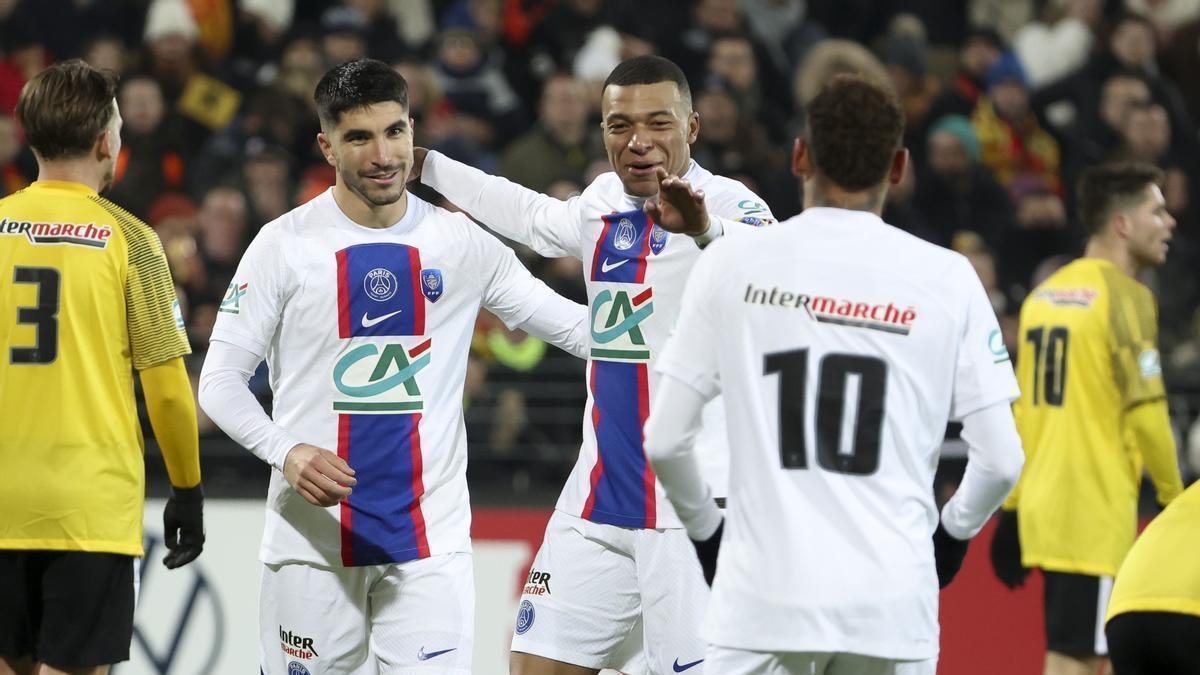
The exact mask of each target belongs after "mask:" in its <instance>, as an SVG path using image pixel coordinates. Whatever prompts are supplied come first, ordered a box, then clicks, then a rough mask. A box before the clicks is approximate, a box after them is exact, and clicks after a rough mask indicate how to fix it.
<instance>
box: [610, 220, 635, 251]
mask: <svg viewBox="0 0 1200 675" xmlns="http://www.w3.org/2000/svg"><path fill="white" fill-rule="evenodd" d="M636 239H637V231H636V230H634V229H633V221H631V220H630V219H628V218H622V219H621V222H619V223H617V234H616V236H615V237H613V245H614V246H616V247H617V250H618V251H628V250H629V249H631V248H633V244H634V241H635V240H636Z"/></svg>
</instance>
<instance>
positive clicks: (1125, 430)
mask: <svg viewBox="0 0 1200 675" xmlns="http://www.w3.org/2000/svg"><path fill="white" fill-rule="evenodd" d="M1160 178H1161V173H1160V172H1159V170H1158V169H1156V168H1154V167H1153V166H1147V165H1139V164H1109V165H1102V166H1098V167H1093V168H1091V169H1089V170H1088V171H1086V172H1085V173H1084V175H1083V176H1082V178H1081V180H1080V183H1079V205H1080V214H1081V219H1082V221H1083V225H1084V227H1085V228H1086V229H1087V231H1088V233H1089V239H1088V243H1087V249H1086V251H1085V253H1084V257H1083V258H1081V259H1079V260H1076V261H1074V262H1072V263H1070V264H1069V265H1067V266H1065V267H1063V268H1062V269H1060V270H1059V271H1058V272H1056V273H1054V274H1053V275H1052V276H1051V277H1050V278H1049V279H1047V280H1046V281H1045V282H1043V283H1042V284H1041V285H1040V286H1038V287H1037V288H1035V289H1034V290H1033V292H1032V293H1030V295H1029V297H1028V298H1027V299H1026V300H1025V303H1024V305H1023V306H1022V307H1021V324H1020V334H1019V335H1020V340H1021V342H1020V347H1019V349H1018V352H1017V380H1018V382H1019V383H1020V386H1021V398H1020V399H1018V400H1017V402H1016V404H1015V406H1014V412H1015V413H1016V419H1017V429H1018V431H1019V432H1020V434H1021V441H1022V444H1023V446H1024V448H1025V455H1026V459H1025V468H1024V470H1023V472H1022V474H1021V480H1020V482H1019V483H1018V484H1017V488H1016V489H1015V490H1014V491H1013V492H1012V494H1011V495H1009V498H1008V500H1007V501H1005V503H1004V507H1003V509H1002V510H1001V519H1000V525H999V527H998V529H997V532H996V537H995V539H994V541H993V546H992V562H993V564H994V566H995V569H996V574H997V576H998V577H1000V579H1001V581H1003V582H1004V583H1005V584H1007V585H1008V586H1009V587H1010V588H1015V587H1016V586H1018V585H1020V584H1021V583H1023V581H1024V576H1025V574H1026V573H1027V571H1026V570H1024V569H1023V567H1022V563H1023V566H1024V567H1037V568H1040V569H1041V570H1042V572H1043V574H1044V578H1045V618H1046V643H1047V654H1046V661H1045V669H1044V672H1045V674H1046V675H1074V674H1076V673H1078V674H1080V675H1095V673H1097V672H1098V671H1100V669H1101V668H1103V667H1104V664H1105V661H1106V658H1105V657H1106V656H1107V651H1108V650H1107V645H1106V643H1105V639H1104V631H1103V620H1104V613H1105V605H1106V603H1107V601H1108V594H1109V591H1110V590H1111V588H1112V577H1113V576H1115V575H1116V573H1117V569H1118V568H1119V567H1120V565H1121V561H1122V560H1123V559H1124V558H1125V554H1126V553H1128V551H1129V548H1130V546H1132V545H1133V539H1134V535H1135V532H1136V527H1137V501H1138V488H1139V486H1140V485H1141V477H1142V468H1143V466H1145V467H1146V468H1147V469H1149V472H1150V477H1151V479H1152V480H1153V482H1154V486H1155V488H1156V490H1157V493H1158V501H1159V502H1160V503H1162V504H1164V505H1165V504H1167V503H1168V502H1170V501H1171V500H1172V499H1174V498H1175V497H1176V496H1177V495H1179V493H1180V492H1181V491H1182V489H1183V486H1182V482H1181V480H1180V477H1179V466H1178V463H1177V458H1176V452H1175V441H1174V437H1173V436H1172V434H1171V428H1170V423H1169V421H1168V418H1167V403H1166V398H1165V391H1164V389H1163V382H1162V374H1161V369H1160V366H1159V356H1158V350H1157V348H1156V346H1157V335H1158V329H1157V326H1156V323H1157V308H1156V305H1155V302H1154V297H1153V296H1152V295H1151V293H1150V290H1149V289H1147V288H1146V287H1145V286H1143V285H1142V284H1140V283H1138V281H1137V279H1136V277H1137V275H1138V273H1139V272H1141V271H1142V270H1144V269H1146V268H1150V267H1156V266H1158V265H1161V264H1162V263H1163V262H1164V261H1165V259H1166V255H1167V248H1168V241H1169V240H1170V239H1171V233H1172V231H1173V230H1174V228H1175V220H1174V218H1172V217H1171V215H1170V214H1168V213H1167V209H1166V205H1165V203H1164V201H1163V195H1162V191H1161V190H1160V189H1159V187H1158V182H1159V180H1160ZM996 339H997V343H999V336H998V335H997V336H996ZM1018 532H1019V540H1018ZM1018 541H1019V544H1018Z"/></svg>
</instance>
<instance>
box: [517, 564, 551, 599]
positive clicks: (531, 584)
mask: <svg viewBox="0 0 1200 675" xmlns="http://www.w3.org/2000/svg"><path fill="white" fill-rule="evenodd" d="M522 592H523V593H524V594H525V595H550V573H549V572H539V571H537V570H535V569H531V570H529V578H527V579H526V580H525V588H524V589H522Z"/></svg>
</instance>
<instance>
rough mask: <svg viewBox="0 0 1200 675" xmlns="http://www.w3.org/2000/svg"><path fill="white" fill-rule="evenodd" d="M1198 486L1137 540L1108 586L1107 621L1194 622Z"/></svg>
mask: <svg viewBox="0 0 1200 675" xmlns="http://www.w3.org/2000/svg"><path fill="white" fill-rule="evenodd" d="M1197 535H1200V482H1197V483H1195V484H1193V485H1192V486H1191V487H1190V488H1188V489H1187V490H1185V491H1184V492H1183V494H1182V495H1180V496H1179V498H1177V499H1175V500H1174V501H1172V502H1171V503H1170V505H1168V506H1167V508H1166V509H1165V510H1164V511H1163V512H1162V513H1160V514H1158V517H1156V518H1155V519H1154V520H1153V521H1151V522H1150V525H1148V526H1147V527H1146V530H1145V531H1144V532H1142V536H1141V537H1138V540H1137V543H1136V544H1134V545H1133V550H1131V551H1130V552H1129V557H1127V558H1126V559H1125V562H1124V563H1122V564H1121V571H1120V572H1118V573H1117V579H1116V581H1115V582H1114V583H1113V590H1112V597H1111V598H1109V601H1108V617H1107V618H1106V619H1105V621H1107V620H1108V619H1111V618H1113V617H1114V616H1116V615H1118V614H1123V613H1125V612H1177V613H1179V614H1194V615H1196V616H1200V536H1197Z"/></svg>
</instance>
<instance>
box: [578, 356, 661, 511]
mask: <svg viewBox="0 0 1200 675" xmlns="http://www.w3.org/2000/svg"><path fill="white" fill-rule="evenodd" d="M591 387H592V428H593V430H594V431H595V434H596V465H595V466H594V467H592V473H591V492H590V494H589V495H588V498H587V502H586V503H585V504H584V507H583V513H582V514H581V515H582V517H583V518H584V519H586V520H590V521H592V522H596V523H607V524H609V525H620V526H622V527H639V528H654V527H656V526H657V525H656V523H657V518H656V505H655V494H654V468H653V467H652V466H651V465H650V462H649V461H647V459H646V450H645V443H644V440H645V436H644V433H643V428H644V427H645V425H646V418H647V417H649V416H650V388H649V382H648V372H647V364H645V363H619V362H615V361H592V372H591ZM631 393H634V394H635V395H634V396H630V394H631Z"/></svg>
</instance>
